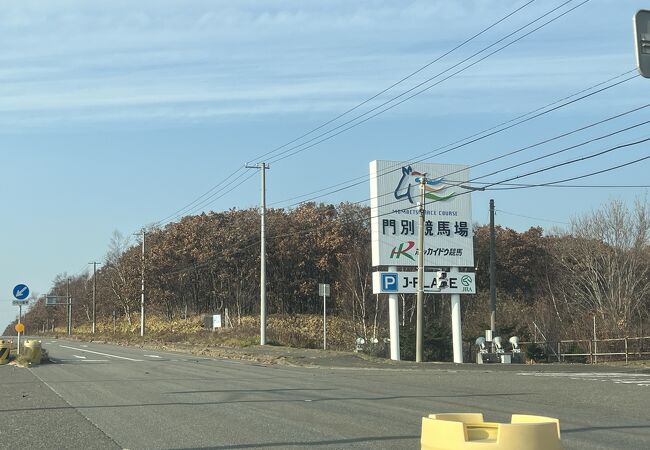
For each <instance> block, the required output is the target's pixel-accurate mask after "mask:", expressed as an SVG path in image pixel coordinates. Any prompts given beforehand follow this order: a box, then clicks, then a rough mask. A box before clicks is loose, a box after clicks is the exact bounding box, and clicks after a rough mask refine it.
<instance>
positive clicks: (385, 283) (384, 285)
mask: <svg viewBox="0 0 650 450" xmlns="http://www.w3.org/2000/svg"><path fill="white" fill-rule="evenodd" d="M398 288H399V277H398V276H397V274H396V273H393V272H384V273H382V274H381V290H382V291H383V292H397V289H398Z"/></svg>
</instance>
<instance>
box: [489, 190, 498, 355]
mask: <svg viewBox="0 0 650 450" xmlns="http://www.w3.org/2000/svg"><path fill="white" fill-rule="evenodd" d="M496 247H497V244H496V231H495V230H494V200H490V330H491V331H492V337H493V339H494V337H495V336H496V335H497V326H496V320H497V319H496V317H497V250H496ZM492 350H493V351H494V349H492Z"/></svg>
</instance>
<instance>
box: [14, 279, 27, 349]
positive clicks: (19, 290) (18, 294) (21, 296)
mask: <svg viewBox="0 0 650 450" xmlns="http://www.w3.org/2000/svg"><path fill="white" fill-rule="evenodd" d="M13 294H14V297H15V298H16V300H17V302H14V305H15V304H16V303H18V323H17V324H16V332H17V333H18V347H17V349H16V353H17V354H18V355H20V334H21V332H23V331H24V329H25V328H24V325H22V322H21V321H22V317H23V304H24V303H27V298H28V297H29V288H28V287H27V285H26V284H17V285H16V286H15V287H14V290H13Z"/></svg>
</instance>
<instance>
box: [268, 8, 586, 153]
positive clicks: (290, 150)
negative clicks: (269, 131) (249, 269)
mask: <svg viewBox="0 0 650 450" xmlns="http://www.w3.org/2000/svg"><path fill="white" fill-rule="evenodd" d="M571 1H573V0H568V1H566V2H565V3H563V4H561V5H560V6H557V7H555V8H553V9H552V10H550V11H548V12H547V13H545V14H543V15H542V16H540V17H538V18H537V19H535V20H533V21H531V22H529V23H528V24H526V25H524V26H523V27H521V28H519V29H517V30H515V31H514V32H512V33H510V34H508V35H507V36H505V37H503V38H501V39H499V40H497V41H496V42H495V43H493V44H491V45H489V46H487V47H485V48H483V49H482V50H480V51H479V52H476V53H474V54H473V55H472V56H470V57H468V58H466V59H464V60H462V61H461V62H460V63H457V64H455V65H453V66H452V67H450V68H448V69H446V70H444V71H443V72H440V73H439V74H437V75H435V76H433V77H431V78H429V79H427V80H425V81H424V82H422V83H420V84H418V85H416V86H414V87H413V88H411V89H409V90H407V91H404V92H403V93H402V94H400V95H399V96H397V97H394V98H392V99H390V100H388V101H386V102H384V103H382V104H381V105H379V106H376V107H374V108H372V109H370V110H369V111H366V112H365V113H363V114H361V115H359V116H356V117H354V118H353V119H350V120H348V121H346V122H344V123H342V124H341V125H338V126H337V127H334V128H332V129H331V130H329V131H327V132H325V133H322V134H319V135H317V136H316V137H314V138H312V139H310V140H308V141H305V142H303V143H302V144H299V145H297V146H293V147H290V148H288V149H286V150H284V151H282V152H280V153H278V154H277V155H275V156H274V157H272V158H271V159H270V160H269V162H271V163H277V162H279V161H282V160H284V159H286V158H289V157H291V156H294V155H296V154H298V153H301V152H303V151H305V150H307V149H310V148H312V147H314V146H316V145H318V144H320V143H322V142H324V141H327V140H329V139H332V138H334V137H336V136H338V135H340V134H342V133H344V132H346V131H348V130H350V129H352V128H355V127H357V126H359V125H361V124H363V123H365V122H367V121H369V120H371V119H373V118H374V117H377V116H378V115H380V114H383V113H384V112H386V111H389V110H391V109H393V108H395V107H397V106H399V105H401V104H402V103H404V102H406V101H408V100H410V99H412V98H413V97H415V96H417V95H420V94H422V93H423V92H426V91H428V90H429V89H431V88H433V87H435V86H438V85H439V84H441V83H443V82H444V81H446V80H448V79H450V78H452V77H454V76H456V75H458V74H459V73H462V72H464V71H465V70H467V69H469V68H470V67H473V66H475V65H476V64H478V63H480V62H482V61H484V60H485V59H487V58H489V57H490V56H492V55H494V54H496V53H498V52H500V51H502V50H504V49H506V48H508V47H510V46H511V45H513V44H515V43H516V42H519V41H520V40H522V39H524V38H525V37H528V36H530V35H531V34H533V33H535V32H536V31H538V30H540V29H541V28H543V27H545V26H546V25H549V24H550V23H552V22H554V21H556V20H558V19H559V18H561V17H563V16H565V15H566V14H568V13H570V12H572V11H573V10H575V9H576V8H579V7H580V6H582V5H584V4H585V3H588V2H589V1H590V0H584V1H583V2H582V3H580V4H578V5H576V6H574V7H573V8H571V9H569V10H567V11H564V12H563V13H561V14H560V15H558V16H556V17H554V18H552V19H551V20H549V21H548V22H545V23H543V24H542V25H540V26H538V27H536V28H534V29H532V30H531V31H529V32H528V33H526V34H523V35H522V36H519V37H518V38H516V39H514V40H512V41H510V42H509V43H507V44H506V45H504V46H502V47H500V48H498V49H496V50H494V51H492V52H490V53H488V54H487V55H486V56H483V57H482V58H479V59H478V60H476V61H474V62H472V63H470V64H468V65H466V66H465V67H463V68H461V69H459V70H457V71H456V72H454V73H452V74H450V75H448V76H446V77H445V78H443V79H441V80H439V81H437V82H436V83H434V84H432V85H429V86H425V87H424V88H423V89H421V90H419V91H416V92H415V93H413V94H411V95H409V96H408V97H406V98H404V99H402V100H400V101H399V102H397V103H394V104H392V105H390V106H388V107H387V108H385V109H383V110H380V111H378V112H376V113H375V114H372V115H371V116H369V117H365V118H364V119H363V120H360V121H359V122H356V123H353V122H354V121H355V120H357V119H360V118H362V117H364V116H366V115H367V114H369V113H371V112H373V111H376V110H377V109H379V108H382V107H383V106H386V105H388V104H389V103H392V102H393V101H395V100H396V99H398V98H400V97H402V96H403V95H405V94H407V93H409V92H412V91H413V90H415V89H417V88H419V87H421V86H423V85H425V84H426V83H428V82H430V81H432V80H433V79H435V78H437V77H439V76H440V75H442V74H444V73H446V72H448V71H449V70H450V69H452V68H455V67H457V66H459V65H460V64H463V63H464V62H467V61H468V60H470V59H472V58H474V57H475V56H477V55H479V54H480V53H482V52H484V51H486V50H487V49H489V48H491V47H493V46H494V45H496V44H498V43H499V42H502V41H503V40H505V39H507V38H509V37H511V36H512V35H514V34H516V33H518V32H519V31H521V30H523V29H525V28H527V27H529V26H530V25H532V24H534V23H535V22H537V21H539V20H540V19H542V18H544V17H545V16H547V15H549V14H551V13H553V12H554V11H556V10H558V9H560V8H561V7H563V6H565V5H566V4H568V3H570V2H571ZM347 124H351V125H350V126H348V127H346V128H343V129H341V128H342V127H344V126H345V125H347ZM336 130H339V131H338V132H336V133H334V134H332V135H330V136H327V135H328V134H329V133H332V132H334V131H336ZM321 137H323V139H320V138H321ZM318 139H320V140H318ZM314 141H316V142H314ZM308 143H311V144H310V145H308V146H306V147H302V146H304V145H305V144H308ZM300 147H302V148H300Z"/></svg>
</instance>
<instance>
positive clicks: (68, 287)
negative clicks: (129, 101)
mask: <svg viewBox="0 0 650 450" xmlns="http://www.w3.org/2000/svg"><path fill="white" fill-rule="evenodd" d="M66 297H68V336H70V335H72V297H71V296H70V278H68V279H67V280H66Z"/></svg>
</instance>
